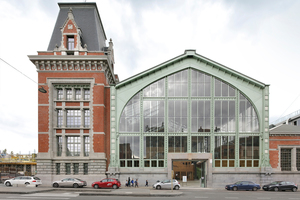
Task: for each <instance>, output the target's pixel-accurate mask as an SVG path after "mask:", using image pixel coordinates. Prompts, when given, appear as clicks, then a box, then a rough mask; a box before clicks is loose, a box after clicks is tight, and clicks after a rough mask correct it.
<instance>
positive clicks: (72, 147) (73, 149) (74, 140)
mask: <svg viewBox="0 0 300 200" xmlns="http://www.w3.org/2000/svg"><path fill="white" fill-rule="evenodd" d="M80 146H81V141H80V137H78V136H76V137H67V156H80Z"/></svg>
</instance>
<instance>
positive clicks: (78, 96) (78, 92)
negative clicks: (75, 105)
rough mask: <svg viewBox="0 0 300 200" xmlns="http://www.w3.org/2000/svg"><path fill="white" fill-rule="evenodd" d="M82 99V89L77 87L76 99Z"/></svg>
mask: <svg viewBox="0 0 300 200" xmlns="http://www.w3.org/2000/svg"><path fill="white" fill-rule="evenodd" d="M80 99H81V89H75V100H80Z"/></svg>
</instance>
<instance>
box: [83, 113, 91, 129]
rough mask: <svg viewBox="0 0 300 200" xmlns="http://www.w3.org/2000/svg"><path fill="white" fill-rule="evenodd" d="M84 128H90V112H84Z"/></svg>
mask: <svg viewBox="0 0 300 200" xmlns="http://www.w3.org/2000/svg"><path fill="white" fill-rule="evenodd" d="M84 127H90V110H84Z"/></svg>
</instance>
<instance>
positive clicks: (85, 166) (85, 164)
mask: <svg viewBox="0 0 300 200" xmlns="http://www.w3.org/2000/svg"><path fill="white" fill-rule="evenodd" d="M88 172H89V164H88V163H83V174H84V175H87V174H88Z"/></svg>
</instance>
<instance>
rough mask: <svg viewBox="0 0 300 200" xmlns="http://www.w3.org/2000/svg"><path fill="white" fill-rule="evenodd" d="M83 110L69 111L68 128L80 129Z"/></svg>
mask: <svg viewBox="0 0 300 200" xmlns="http://www.w3.org/2000/svg"><path fill="white" fill-rule="evenodd" d="M80 125H81V110H67V127H70V128H72V127H76V128H77V127H80Z"/></svg>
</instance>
